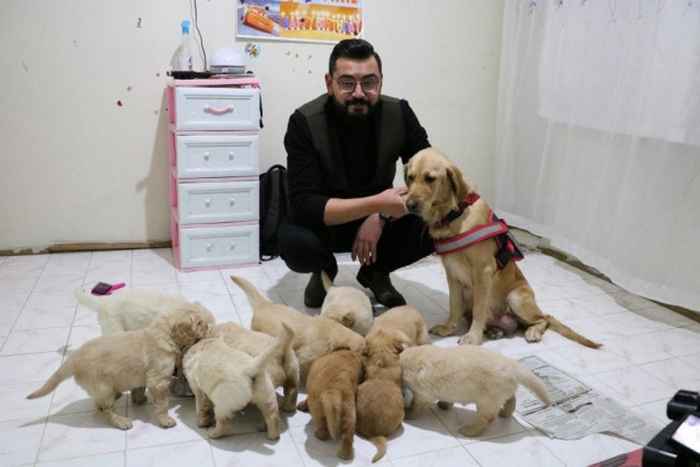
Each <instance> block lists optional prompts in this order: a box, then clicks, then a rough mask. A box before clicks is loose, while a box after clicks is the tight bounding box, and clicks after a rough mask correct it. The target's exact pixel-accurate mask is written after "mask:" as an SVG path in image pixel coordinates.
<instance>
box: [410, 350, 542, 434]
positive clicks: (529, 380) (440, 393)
mask: <svg viewBox="0 0 700 467" xmlns="http://www.w3.org/2000/svg"><path fill="white" fill-rule="evenodd" d="M400 360H401V370H402V377H403V382H404V384H405V385H406V386H408V389H410V391H411V392H412V393H413V402H412V405H411V407H410V408H409V411H408V413H407V417H413V416H415V414H416V413H417V412H418V411H420V410H421V409H424V408H426V407H428V406H429V405H431V404H432V403H433V402H435V401H436V400H439V401H444V402H446V403H448V404H451V403H454V402H458V403H460V404H469V403H472V402H473V403H475V404H476V407H477V420H476V422H475V423H473V424H470V425H465V426H463V427H462V428H460V430H459V432H460V433H461V434H462V435H464V436H478V435H479V434H481V433H482V432H483V431H484V430H485V429H486V427H487V426H488V425H489V424H490V423H491V422H492V421H493V420H494V418H495V417H496V415H500V416H501V417H509V416H511V415H512V414H513V411H514V410H515V391H516V389H517V387H518V384H522V385H523V386H525V387H526V388H527V389H529V390H530V391H532V392H533V393H534V394H535V395H536V396H537V397H538V398H539V399H540V400H541V401H542V402H544V403H545V404H547V405H549V404H550V400H549V396H548V395H547V390H546V389H545V386H544V383H543V382H542V380H540V379H539V378H538V377H537V376H535V375H534V374H533V373H532V372H531V371H530V370H528V369H527V368H525V367H524V366H522V365H521V364H520V363H518V362H517V361H515V360H511V359H510V358H506V357H504V356H502V355H500V354H498V353H496V352H493V351H490V350H487V349H484V348H482V347H477V346H473V345H464V346H458V347H450V348H442V347H436V346H432V345H421V346H418V347H411V348H408V349H406V350H404V351H403V352H401V356H400ZM441 407H442V408H445V406H444V405H441Z"/></svg>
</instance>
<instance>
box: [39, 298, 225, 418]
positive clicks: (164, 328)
mask: <svg viewBox="0 0 700 467" xmlns="http://www.w3.org/2000/svg"><path fill="white" fill-rule="evenodd" d="M212 321H213V317H212V316H211V315H210V314H208V311H206V309H202V308H201V307H196V306H191V307H190V308H181V309H176V310H173V311H170V312H167V313H164V314H162V315H160V316H159V317H158V318H156V320H155V321H154V322H153V324H151V325H150V326H149V327H147V328H146V329H141V330H138V331H126V332H121V333H117V334H114V335H111V336H101V337H97V338H95V339H92V340H89V341H88V342H86V343H85V344H83V345H82V346H81V347H80V348H79V349H77V350H76V351H75V352H73V353H72V354H70V356H68V358H67V359H66V361H65V362H64V363H63V365H61V367H60V368H59V369H58V370H57V371H56V372H55V373H54V374H53V375H51V377H50V378H49V380H48V381H47V382H46V383H45V384H44V385H43V386H42V387H41V388H39V389H38V390H36V391H34V392H33V393H31V394H30V395H29V396H27V399H35V398H37V397H42V396H45V395H47V394H49V393H50V392H51V391H53V390H54V389H56V387H57V386H58V385H59V384H60V383H61V382H62V381H64V380H66V379H68V378H70V377H71V376H73V377H74V378H75V382H76V383H78V385H79V386H80V387H82V388H83V389H84V390H85V391H86V392H87V393H88V394H89V395H90V397H92V398H93V399H94V400H95V405H96V406H97V409H98V410H99V411H100V412H101V413H102V414H103V415H104V416H105V417H106V418H107V420H108V421H109V422H110V423H111V424H112V425H114V426H116V427H117V428H120V429H122V430H128V429H130V428H131V427H132V423H131V420H129V419H128V418H127V417H122V416H120V415H117V414H116V413H115V412H114V410H113V407H114V401H115V400H116V399H117V397H118V395H119V394H121V393H122V392H124V391H128V390H130V389H133V388H140V387H146V388H148V391H149V394H150V395H151V397H152V400H153V414H154V418H155V420H156V422H157V423H158V424H159V425H160V426H161V427H163V428H170V427H172V426H175V420H174V419H173V418H171V417H170V416H169V415H168V386H169V384H170V379H171V377H172V374H173V370H174V369H175V362H176V360H177V359H178V357H181V355H182V353H183V352H185V351H186V349H188V348H189V347H191V346H192V345H194V344H195V343H196V342H198V341H199V340H200V339H203V338H204V337H206V336H207V334H208V333H209V332H210V330H211V326H210V323H211V322H212Z"/></svg>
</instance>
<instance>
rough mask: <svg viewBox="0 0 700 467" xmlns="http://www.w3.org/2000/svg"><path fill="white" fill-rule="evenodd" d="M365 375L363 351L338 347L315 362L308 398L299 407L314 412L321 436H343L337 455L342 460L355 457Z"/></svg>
mask: <svg viewBox="0 0 700 467" xmlns="http://www.w3.org/2000/svg"><path fill="white" fill-rule="evenodd" d="M361 376H362V361H361V360H360V354H359V353H357V352H353V351H350V350H337V351H335V352H332V353H330V354H327V355H324V356H323V357H320V358H318V359H317V360H316V361H314V363H313V364H312V365H311V369H310V371H309V379H308V380H307V382H306V389H307V392H308V397H307V398H306V400H304V401H302V402H300V403H299V407H298V408H299V410H302V411H305V412H306V411H307V410H308V411H310V412H311V419H312V421H313V424H314V427H315V429H316V430H315V434H316V437H317V438H318V439H320V440H321V441H325V440H327V439H328V438H329V437H330V438H332V439H333V440H337V439H338V438H340V447H338V451H337V455H338V457H340V458H341V459H352V458H353V456H354V453H353V448H352V443H353V437H354V435H355V421H356V414H355V397H356V395H357V384H358V383H359V381H360V378H361Z"/></svg>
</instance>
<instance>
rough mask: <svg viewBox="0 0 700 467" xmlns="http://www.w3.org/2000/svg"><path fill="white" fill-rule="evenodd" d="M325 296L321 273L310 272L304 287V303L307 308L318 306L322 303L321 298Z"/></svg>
mask: <svg viewBox="0 0 700 467" xmlns="http://www.w3.org/2000/svg"><path fill="white" fill-rule="evenodd" d="M324 298H326V289H324V288H323V281H322V280H321V273H320V272H314V273H313V274H311V279H309V283H308V284H306V289H304V305H306V306H308V307H309V308H319V307H320V306H321V305H323V299H324Z"/></svg>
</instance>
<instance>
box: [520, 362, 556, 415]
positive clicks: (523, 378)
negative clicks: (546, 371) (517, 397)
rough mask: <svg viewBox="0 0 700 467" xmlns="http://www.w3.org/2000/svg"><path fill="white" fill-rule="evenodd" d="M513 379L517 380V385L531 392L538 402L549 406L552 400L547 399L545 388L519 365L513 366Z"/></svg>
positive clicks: (533, 375)
mask: <svg viewBox="0 0 700 467" xmlns="http://www.w3.org/2000/svg"><path fill="white" fill-rule="evenodd" d="M515 379H517V380H518V383H520V384H522V385H523V386H525V387H526V388H528V389H529V390H530V391H532V393H533V394H535V395H536V396H537V398H538V399H539V400H541V401H542V402H544V403H545V404H547V405H551V403H552V400H551V399H550V398H549V394H548V393H547V387H546V386H545V385H544V383H543V382H542V380H541V379H540V378H539V377H538V376H537V375H535V374H534V373H533V372H532V371H530V370H529V369H527V368H525V367H524V366H523V365H521V364H520V363H517V364H516V366H515Z"/></svg>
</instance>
